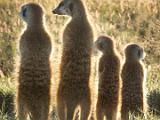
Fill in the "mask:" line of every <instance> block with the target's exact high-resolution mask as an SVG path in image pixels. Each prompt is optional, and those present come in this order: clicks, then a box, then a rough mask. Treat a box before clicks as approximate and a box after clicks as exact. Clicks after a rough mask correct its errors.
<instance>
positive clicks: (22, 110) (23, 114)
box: [17, 103, 28, 120]
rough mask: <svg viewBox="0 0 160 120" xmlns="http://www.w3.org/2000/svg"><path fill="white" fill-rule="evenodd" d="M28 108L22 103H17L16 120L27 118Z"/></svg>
mask: <svg viewBox="0 0 160 120" xmlns="http://www.w3.org/2000/svg"><path fill="white" fill-rule="evenodd" d="M27 116H28V110H27V108H26V106H25V104H23V103H19V104H18V111H17V118H18V120H27Z"/></svg>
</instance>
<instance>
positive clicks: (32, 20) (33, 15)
mask: <svg viewBox="0 0 160 120" xmlns="http://www.w3.org/2000/svg"><path fill="white" fill-rule="evenodd" d="M19 16H20V17H21V18H22V19H23V20H24V21H25V22H26V23H27V24H28V25H35V24H38V25H40V24H42V21H43V10H42V8H41V7H40V6H39V5H37V4H35V3H28V4H24V5H22V7H21V10H20V12H19Z"/></svg>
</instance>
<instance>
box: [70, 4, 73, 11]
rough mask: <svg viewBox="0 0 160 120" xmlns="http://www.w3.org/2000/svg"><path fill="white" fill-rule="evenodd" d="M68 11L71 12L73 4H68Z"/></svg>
mask: <svg viewBox="0 0 160 120" xmlns="http://www.w3.org/2000/svg"><path fill="white" fill-rule="evenodd" d="M69 9H70V11H73V3H70V4H69Z"/></svg>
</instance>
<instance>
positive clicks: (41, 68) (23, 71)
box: [19, 60, 51, 86]
mask: <svg viewBox="0 0 160 120" xmlns="http://www.w3.org/2000/svg"><path fill="white" fill-rule="evenodd" d="M19 74H20V76H19V84H20V85H28V86H30V85H37V86H45V85H50V77H51V73H50V65H49V63H47V62H43V61H40V60H27V62H25V64H24V62H23V64H22V65H21V66H20V73H19Z"/></svg>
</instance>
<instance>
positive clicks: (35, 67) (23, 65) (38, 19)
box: [16, 3, 52, 120]
mask: <svg viewBox="0 0 160 120" xmlns="http://www.w3.org/2000/svg"><path fill="white" fill-rule="evenodd" d="M20 16H21V18H22V19H23V20H24V21H25V22H26V24H27V26H26V29H25V31H24V32H23V34H22V35H21V37H20V43H19V49H20V68H19V77H18V91H17V98H16V107H17V110H16V112H17V117H18V120H26V119H27V116H28V115H31V117H32V120H48V114H49V105H50V86H51V68H50V60H49V59H50V53H51V49H52V47H51V45H52V44H51V40H50V36H49V35H48V33H47V32H46V30H45V28H44V22H43V10H42V8H41V7H40V6H39V5H38V4H35V3H28V4H25V5H23V6H22V7H21V11H20Z"/></svg>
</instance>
